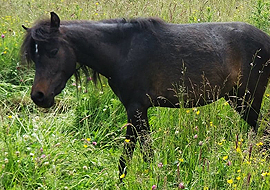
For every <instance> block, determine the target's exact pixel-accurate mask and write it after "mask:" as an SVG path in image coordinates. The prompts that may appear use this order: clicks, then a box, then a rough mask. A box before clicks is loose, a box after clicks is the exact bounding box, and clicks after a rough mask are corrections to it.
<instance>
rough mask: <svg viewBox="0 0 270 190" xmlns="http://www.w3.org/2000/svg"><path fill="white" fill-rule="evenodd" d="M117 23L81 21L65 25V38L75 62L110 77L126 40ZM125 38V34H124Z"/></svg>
mask: <svg viewBox="0 0 270 190" xmlns="http://www.w3.org/2000/svg"><path fill="white" fill-rule="evenodd" d="M122 32H123V31H121V30H120V29H119V27H118V26H117V24H106V23H104V24H102V23H89V24H87V23H82V24H78V25H77V26H76V25H75V24H73V25H70V26H66V36H67V40H68V41H69V42H70V43H71V45H72V46H73V47H72V48H73V49H74V51H75V54H76V57H77V62H79V63H81V64H84V65H86V66H89V67H90V68H92V69H94V70H96V71H97V72H99V73H101V74H102V75H104V76H105V77H107V78H109V77H111V72H113V71H114V70H115V68H116V67H117V64H118V63H119V60H120V59H121V54H122V52H123V50H122V45H123V43H124V42H125V41H126V39H124V37H123V35H122ZM126 38H127V36H126Z"/></svg>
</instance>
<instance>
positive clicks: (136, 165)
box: [0, 0, 270, 190]
mask: <svg viewBox="0 0 270 190" xmlns="http://www.w3.org/2000/svg"><path fill="white" fill-rule="evenodd" d="M51 11H55V12H56V13H57V14H58V15H59V16H60V17H61V19H68V20H74V19H87V20H101V19H109V18H121V17H125V18H133V17H148V16H154V17H160V18H162V19H164V20H165V21H168V22H173V23H194V22H223V21H243V22H248V23H251V24H253V25H255V26H256V27H258V28H260V29H262V30H264V31H265V32H267V33H269V34H270V1H269V0H265V1H264V0H249V1H246V0H226V1H225V0H224V1H223V0H208V1H207V0H206V1H201V0H186V1H184V0H175V1H172V0H159V1H154V0H142V1H138V0H106V1H105V0H100V1H84V0H74V1H73V0H59V1H53V0H46V1H45V0H37V1H34V0H1V7H0V18H1V22H0V34H1V39H0V148H1V151H0V189H16V190H17V189H129V190H130V189H134V190H136V189H203V190H207V189H209V190H210V189H237V190H238V189H239V190H240V189H263V190H264V189H270V162H269V155H270V152H269V141H270V135H269V133H267V130H268V131H269V126H270V119H269V115H270V89H267V92H266V94H265V95H264V101H263V105H262V111H261V113H262V118H263V120H262V123H261V126H260V130H259V133H258V135H257V136H256V135H254V133H253V132H252V131H251V129H250V127H249V126H248V125H247V124H246V123H245V122H244V121H243V120H241V118H240V117H239V115H238V114H237V113H236V112H235V111H234V110H233V109H231V108H230V106H229V105H228V103H227V102H225V101H224V100H223V99H221V100H219V101H218V102H215V103H213V104H211V105H208V106H204V107H200V108H194V109H166V108H151V109H150V110H149V121H150V124H151V129H152V139H153V148H154V152H155V155H154V158H153V162H152V163H145V162H143V158H142V157H143V156H142V154H141V152H140V149H139V147H138V148H136V150H135V153H134V157H133V160H132V161H131V162H130V163H129V167H128V175H127V176H126V178H125V185H123V184H119V180H118V168H117V165H118V159H119V156H120V155H121V152H122V148H123V142H124V135H125V130H122V129H121V128H122V127H123V126H124V125H125V124H126V122H127V121H126V113H125V110H124V107H123V106H122V105H121V103H120V101H119V100H118V98H117V97H116V96H115V95H114V94H113V93H112V91H111V90H110V88H109V86H108V85H107V82H106V80H104V79H102V81H103V82H102V84H101V85H98V87H95V86H94V84H92V83H91V82H90V83H89V85H88V86H87V88H86V86H84V85H81V86H78V87H76V85H74V82H75V78H73V77H72V78H71V80H70V81H69V82H68V84H67V87H66V88H65V89H64V90H63V92H62V93H61V94H60V95H59V96H58V97H57V102H56V105H55V106H54V107H53V108H50V109H41V108H38V107H37V106H36V105H34V103H33V102H32V101H31V99H30V90H31V84H32V82H33V77H34V70H33V68H32V66H31V65H30V66H29V65H23V64H22V63H21V61H20V54H19V50H20V45H21V42H22V39H23V35H24V30H23V29H22V27H21V25H22V24H24V25H25V26H28V27H30V26H32V24H33V23H34V22H35V21H36V20H39V19H42V18H46V17H48V16H49V12H51ZM82 84H84V83H82ZM76 88H78V90H77V89H76ZM78 92H79V93H78Z"/></svg>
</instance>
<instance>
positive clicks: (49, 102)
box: [33, 98, 54, 108]
mask: <svg viewBox="0 0 270 190" xmlns="http://www.w3.org/2000/svg"><path fill="white" fill-rule="evenodd" d="M33 102H34V103H35V104H36V105H37V106H38V107H42V108H50V107H52V106H53V105H54V98H52V99H50V100H48V99H47V100H43V101H37V100H33Z"/></svg>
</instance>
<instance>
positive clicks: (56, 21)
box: [51, 12, 60, 28]
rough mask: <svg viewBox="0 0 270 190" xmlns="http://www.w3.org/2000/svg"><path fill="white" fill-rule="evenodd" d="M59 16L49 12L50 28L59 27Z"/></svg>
mask: <svg viewBox="0 0 270 190" xmlns="http://www.w3.org/2000/svg"><path fill="white" fill-rule="evenodd" d="M59 26H60V18H59V17H58V15H57V14H56V13H54V12H51V28H59Z"/></svg>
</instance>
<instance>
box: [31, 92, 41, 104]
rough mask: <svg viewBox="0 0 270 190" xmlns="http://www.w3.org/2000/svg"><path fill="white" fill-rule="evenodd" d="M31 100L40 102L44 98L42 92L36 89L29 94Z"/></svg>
mask: <svg viewBox="0 0 270 190" xmlns="http://www.w3.org/2000/svg"><path fill="white" fill-rule="evenodd" d="M31 98H32V100H34V101H38V102H42V101H43V100H44V93H43V92H40V91H37V92H35V93H33V94H32V95H31Z"/></svg>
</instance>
